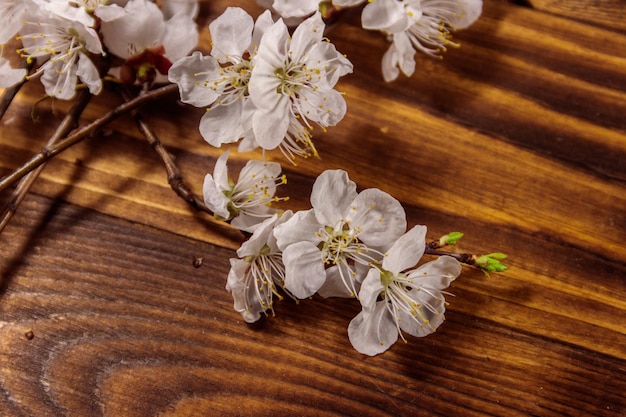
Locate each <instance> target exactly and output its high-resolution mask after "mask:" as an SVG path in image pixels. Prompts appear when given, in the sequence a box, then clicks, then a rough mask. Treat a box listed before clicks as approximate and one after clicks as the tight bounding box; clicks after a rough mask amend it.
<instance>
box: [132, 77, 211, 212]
mask: <svg viewBox="0 0 626 417" xmlns="http://www.w3.org/2000/svg"><path fill="white" fill-rule="evenodd" d="M121 94H122V97H123V98H124V100H126V102H129V101H130V100H131V99H132V96H131V94H130V92H129V91H128V89H123V90H122V91H121ZM141 94H147V92H143V91H142V93H141ZM131 114H132V116H133V117H134V119H135V123H136V124H137V128H138V129H139V131H140V132H141V133H142V134H143V135H144V137H145V138H146V140H147V141H148V143H149V144H150V146H151V147H152V149H154V150H155V152H156V153H157V154H158V155H159V157H160V158H161V160H162V161H163V164H164V165H165V170H166V171H167V182H168V183H169V185H170V187H172V190H174V192H175V193H176V194H177V195H178V196H179V197H180V198H182V199H183V200H185V201H186V202H187V203H188V204H189V205H190V206H191V207H193V208H194V209H196V210H198V211H204V212H206V213H209V214H211V215H213V212H212V211H211V210H210V209H209V208H208V207H207V206H206V205H205V204H204V201H203V200H202V199H201V198H200V197H198V196H197V195H195V194H194V193H193V191H191V189H190V188H189V187H187V185H186V184H185V183H184V182H183V176H182V174H181V173H180V170H179V169H178V166H177V165H176V163H175V162H174V159H173V158H172V156H171V155H170V153H169V152H168V151H167V149H165V146H163V143H162V142H161V140H160V139H159V138H158V137H157V135H156V134H155V133H154V132H153V131H152V129H150V126H148V123H146V121H145V120H144V119H143V116H142V115H141V113H140V112H139V111H138V110H133V111H132V112H131Z"/></svg>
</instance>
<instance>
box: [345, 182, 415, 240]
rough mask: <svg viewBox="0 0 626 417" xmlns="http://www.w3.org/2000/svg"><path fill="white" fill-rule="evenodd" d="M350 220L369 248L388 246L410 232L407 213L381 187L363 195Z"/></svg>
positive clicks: (352, 206) (358, 197)
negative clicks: (407, 224) (407, 226)
mask: <svg viewBox="0 0 626 417" xmlns="http://www.w3.org/2000/svg"><path fill="white" fill-rule="evenodd" d="M346 219H347V220H348V221H349V222H350V225H351V227H352V228H353V229H355V230H358V231H359V233H358V235H357V236H358V237H359V239H360V240H362V241H363V242H364V243H365V244H367V245H372V246H386V245H388V244H391V243H392V242H394V241H395V240H396V239H398V238H399V237H400V236H402V234H403V233H404V232H405V230H406V214H405V212H404V208H402V205H401V204H400V202H399V201H398V200H396V199H395V198H393V197H392V196H390V195H389V194H387V193H385V192H384V191H381V190H379V189H377V188H370V189H367V190H363V191H361V192H360V193H359V195H358V196H357V198H355V199H354V201H353V203H352V204H351V206H350V210H349V213H348V215H347V216H346Z"/></svg>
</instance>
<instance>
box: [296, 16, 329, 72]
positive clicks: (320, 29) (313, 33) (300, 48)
mask: <svg viewBox="0 0 626 417" xmlns="http://www.w3.org/2000/svg"><path fill="white" fill-rule="evenodd" d="M324 27H325V25H324V21H323V20H322V15H321V14H320V13H319V12H318V13H315V14H314V15H313V16H311V17H309V18H308V19H306V20H305V21H304V22H302V23H300V24H299V25H298V27H297V28H296V30H295V31H294V32H293V36H292V37H291V43H290V45H289V56H290V58H291V59H293V60H294V61H296V62H299V61H300V60H301V59H302V56H303V55H304V54H305V53H307V51H308V50H309V48H311V46H313V45H315V44H317V43H319V42H321V41H322V39H323V37H324Z"/></svg>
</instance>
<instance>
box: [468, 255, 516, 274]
mask: <svg viewBox="0 0 626 417" xmlns="http://www.w3.org/2000/svg"><path fill="white" fill-rule="evenodd" d="M506 257H507V256H506V254H504V253H500V252H494V253H489V254H487V255H481V256H478V257H477V258H476V260H475V262H474V263H475V265H476V266H477V267H479V268H480V269H482V270H483V272H484V273H485V274H487V275H489V272H504V271H506V270H507V269H509V268H508V267H507V266H506V265H505V264H504V263H503V262H501V260H502V259H506Z"/></svg>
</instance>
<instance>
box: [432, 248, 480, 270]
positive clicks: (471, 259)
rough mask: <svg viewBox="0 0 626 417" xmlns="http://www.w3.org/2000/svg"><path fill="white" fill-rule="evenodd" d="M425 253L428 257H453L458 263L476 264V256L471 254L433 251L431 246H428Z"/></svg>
mask: <svg viewBox="0 0 626 417" xmlns="http://www.w3.org/2000/svg"><path fill="white" fill-rule="evenodd" d="M424 253H426V254H428V255H438V256H442V255H447V256H451V257H453V258H454V259H456V260H457V261H459V262H461V263H463V264H466V265H474V264H475V263H476V255H472V254H471V253H454V252H446V251H443V250H439V249H433V248H432V247H431V246H430V245H429V244H426V251H425V252H424Z"/></svg>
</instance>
